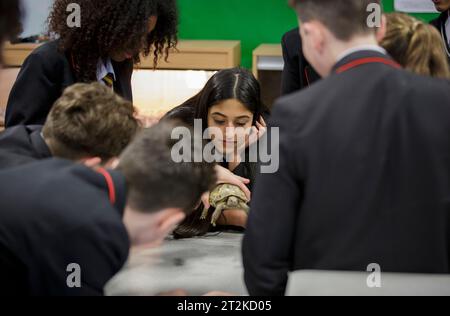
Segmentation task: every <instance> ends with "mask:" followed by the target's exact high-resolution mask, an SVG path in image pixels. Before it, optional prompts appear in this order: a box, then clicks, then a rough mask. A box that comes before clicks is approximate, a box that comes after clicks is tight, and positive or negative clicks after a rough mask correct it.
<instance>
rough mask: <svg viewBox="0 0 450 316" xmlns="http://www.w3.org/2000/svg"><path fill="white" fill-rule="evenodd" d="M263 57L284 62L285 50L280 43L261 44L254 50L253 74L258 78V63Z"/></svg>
mask: <svg viewBox="0 0 450 316" xmlns="http://www.w3.org/2000/svg"><path fill="white" fill-rule="evenodd" d="M262 59H269V60H273V61H276V62H278V63H282V62H283V50H282V48H281V45H280V44H261V45H259V46H258V47H257V48H256V49H255V50H254V51H253V74H254V75H255V77H256V78H258V69H259V67H258V65H259V63H260V61H261V60H262Z"/></svg>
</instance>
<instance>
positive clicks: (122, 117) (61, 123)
mask: <svg viewBox="0 0 450 316" xmlns="http://www.w3.org/2000/svg"><path fill="white" fill-rule="evenodd" d="M134 114H135V109H134V107H133V105H132V104H131V103H130V102H128V101H126V100H124V99H122V98H121V97H119V96H118V95H116V94H115V93H114V92H113V91H112V90H111V89H109V88H107V87H106V86H104V85H102V84H100V83H92V84H84V83H79V84H75V85H73V86H71V87H69V88H67V89H66V90H65V91H64V93H63V95H62V96H61V97H60V98H59V99H58V100H57V101H56V102H55V104H54V106H53V108H52V110H51V111H50V114H49V116H48V118H47V121H46V123H45V125H44V128H43V136H44V138H45V140H46V141H47V143H48V144H49V147H50V150H51V151H52V153H53V155H54V156H57V157H61V158H66V159H71V160H78V159H82V158H86V157H100V158H101V159H102V160H104V161H105V160H109V159H111V158H113V157H117V156H119V155H120V154H121V152H122V151H123V150H124V149H125V147H126V146H127V145H128V144H129V143H130V141H131V140H132V138H133V137H134V136H135V134H136V132H137V130H138V128H139V124H138V121H137V120H136V119H135V117H134Z"/></svg>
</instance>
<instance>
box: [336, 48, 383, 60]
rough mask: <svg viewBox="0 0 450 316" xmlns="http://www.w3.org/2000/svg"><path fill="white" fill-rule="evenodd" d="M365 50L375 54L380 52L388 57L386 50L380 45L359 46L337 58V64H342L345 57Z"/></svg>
mask: <svg viewBox="0 0 450 316" xmlns="http://www.w3.org/2000/svg"><path fill="white" fill-rule="evenodd" d="M365 50H371V51H375V52H379V53H382V54H384V55H387V52H386V50H385V49H384V48H383V47H381V46H378V45H359V46H355V47H352V48H350V49H347V50H346V51H344V52H343V53H342V54H340V55H339V56H338V58H337V63H338V62H340V61H341V60H342V59H344V58H345V57H347V56H349V55H351V54H353V53H356V52H360V51H365Z"/></svg>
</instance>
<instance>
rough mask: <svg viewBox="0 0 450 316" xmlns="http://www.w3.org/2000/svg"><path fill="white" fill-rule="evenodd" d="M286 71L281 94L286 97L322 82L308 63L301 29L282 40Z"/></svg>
mask: <svg viewBox="0 0 450 316" xmlns="http://www.w3.org/2000/svg"><path fill="white" fill-rule="evenodd" d="M281 45H282V47H283V58H284V70H283V75H282V82H281V94H282V95H286V94H290V93H293V92H296V91H298V90H301V89H304V88H307V87H309V86H310V85H311V84H313V83H314V82H316V81H318V80H320V76H319V75H318V74H317V72H316V71H315V70H314V68H313V67H312V66H311V65H310V64H309V63H308V61H307V60H306V58H305V56H303V51H302V39H301V37H300V33H299V29H298V28H296V29H293V30H291V31H289V32H287V33H286V34H285V35H284V36H283V39H282V43H281Z"/></svg>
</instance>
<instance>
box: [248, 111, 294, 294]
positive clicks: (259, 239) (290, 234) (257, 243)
mask: <svg viewBox="0 0 450 316" xmlns="http://www.w3.org/2000/svg"><path fill="white" fill-rule="evenodd" d="M280 105H281V104H277V105H276V106H275V107H274V108H275V111H274V113H273V117H272V119H271V122H270V126H271V128H273V127H279V129H280V142H279V153H280V156H279V162H280V165H279V170H278V171H277V172H276V173H273V174H260V175H259V177H258V179H257V181H256V184H255V189H254V192H253V197H252V198H253V200H252V204H251V212H250V217H249V222H248V227H247V232H246V235H245V237H244V242H243V262H244V269H245V283H246V285H247V289H248V291H249V293H250V295H251V296H282V295H284V294H285V289H286V284H287V278H288V272H289V270H290V268H291V266H292V261H293V251H292V249H293V243H294V242H293V241H294V239H295V238H294V236H295V223H296V218H297V213H298V211H299V209H300V204H301V199H302V190H301V185H300V180H299V177H298V174H299V173H298V170H297V169H298V168H297V166H296V165H295V164H297V163H298V161H299V158H298V157H297V155H296V154H295V152H294V149H293V147H294V146H293V144H295V142H294V141H293V140H292V139H291V136H290V135H289V134H290V133H289V130H288V129H289V124H286V123H287V122H282V121H283V118H289V117H290V116H292V114H290V113H287V112H286V111H285V110H283V108H282V107H281V106H280ZM270 136H271V131H270V130H269V137H270ZM270 138H271V137H270ZM273 146H276V143H272V153H273V152H274V151H273V150H274V149H275V150H276V148H273Z"/></svg>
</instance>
